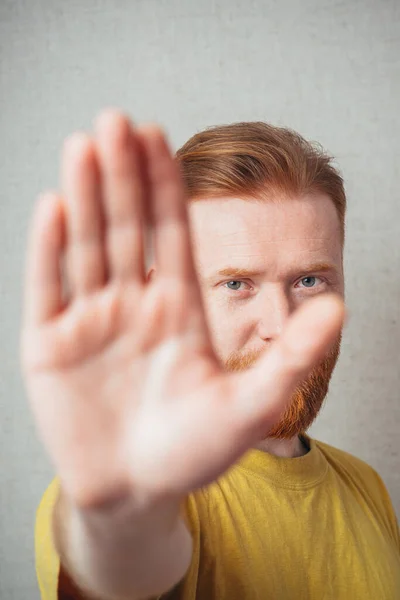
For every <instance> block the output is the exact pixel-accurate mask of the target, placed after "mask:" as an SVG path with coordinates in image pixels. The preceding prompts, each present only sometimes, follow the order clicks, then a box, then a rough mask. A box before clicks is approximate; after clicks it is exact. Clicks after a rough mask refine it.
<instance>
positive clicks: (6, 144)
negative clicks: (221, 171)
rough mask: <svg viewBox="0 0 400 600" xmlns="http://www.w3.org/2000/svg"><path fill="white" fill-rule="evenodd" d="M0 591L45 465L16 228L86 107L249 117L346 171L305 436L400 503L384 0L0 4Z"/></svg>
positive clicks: (0, 593) (25, 570)
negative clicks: (328, 345) (364, 472)
mask: <svg viewBox="0 0 400 600" xmlns="http://www.w3.org/2000/svg"><path fill="white" fill-rule="evenodd" d="M0 16H1V28H0V52H1V63H0V68H1V71H0V125H1V135H0V157H1V160H0V198H1V202H0V216H1V218H0V227H1V252H0V260H1V280H0V290H1V308H2V319H1V327H2V328H1V342H2V343H1V349H0V351H1V355H0V369H1V375H0V411H1V415H0V423H1V435H0V461H1V471H0V481H1V486H0V490H1V491H0V494H1V495H0V598H1V600H14V599H16V600H21V599H22V598H30V599H33V600H34V599H37V598H38V592H37V590H36V581H35V577H34V570H33V524H34V514H35V508H36V506H37V504H38V502H39V500H40V497H41V494H42V492H43V490H44V488H45V486H46V485H47V483H48V481H49V479H50V477H51V476H52V470H51V468H50V466H49V464H48V462H47V459H46V457H45V456H44V453H43V451H42V449H41V447H40V445H39V443H38V441H37V439H36V437H35V433H34V427H33V424H32V420H31V417H30V414H29V411H28V408H27V405H26V398H25V396H24V392H23V387H22V383H21V378H20V374H19V367H18V327H19V314H20V303H21V277H22V265H23V254H24V248H25V235H26V226H27V222H28V219H29V217H30V214H31V208H32V203H33V201H34V198H35V196H36V194H37V193H38V192H39V191H40V190H42V189H46V188H51V187H54V186H56V185H57V181H58V161H59V150H60V145H61V143H62V141H63V138H64V136H65V135H67V134H68V133H69V132H71V131H73V130H75V129H76V128H86V129H87V128H89V127H90V126H91V122H92V118H93V116H94V115H95V114H96V112H97V111H98V109H99V108H101V107H103V106H108V105H114V106H118V107H121V108H123V109H125V110H126V111H128V113H129V114H130V115H132V116H133V117H134V118H135V119H137V120H139V121H143V120H158V121H159V122H161V123H163V124H165V125H166V127H167V130H168V131H169V133H170V136H171V139H172V142H173V144H174V146H175V147H176V146H177V145H179V144H181V143H182V142H183V141H184V140H185V139H186V138H187V137H188V136H190V135H191V134H192V133H194V132H195V131H196V130H198V129H200V128H202V127H204V126H207V125H211V124H216V123H223V122H225V123H226V122H231V121H236V120H252V119H264V120H268V121H271V122H272V123H275V124H285V125H289V126H291V127H293V128H295V129H298V130H299V131H300V132H301V133H303V134H304V135H305V136H306V137H308V138H312V139H315V140H318V141H320V142H321V143H322V144H323V145H324V146H325V147H327V148H328V149H329V150H330V151H331V152H332V153H333V154H334V155H335V156H336V157H337V159H338V162H339V164H340V166H341V168H342V171H343V174H344V176H345V178H346V181H347V190H348V195H349V215H348V228H347V232H348V233H347V258H346V271H347V298H348V306H349V310H350V320H349V324H348V327H347V332H346V336H345V340H344V348H343V353H342V358H341V361H340V364H339V367H338V369H337V372H336V375H335V378H334V381H333V385H332V389H331V393H330V397H329V401H328V403H327V405H326V408H325V409H324V411H323V414H322V415H321V417H320V418H319V421H318V423H317V425H316V426H315V427H314V429H313V432H312V433H313V434H314V436H316V437H318V438H320V439H323V440H325V441H327V442H329V443H332V444H334V445H337V446H339V447H341V448H343V449H345V450H348V451H350V452H353V453H355V454H357V455H358V456H360V457H361V458H363V459H365V460H367V461H368V462H370V464H372V465H373V466H374V467H375V468H377V469H378V471H379V472H380V473H381V475H382V476H383V478H384V480H385V482H386V483H387V486H388V487H389V490H390V492H391V494H392V497H393V501H394V504H395V507H396V510H397V511H398V513H399V512H400V466H399V462H400V461H399V457H400V443H399V434H398V430H399V427H400V401H399V387H400V386H399V384H400V381H399V366H400V365H399V349H400V330H399V318H400V310H399V305H400V303H399V300H400V243H399V239H400V223H399V218H398V214H399V208H398V206H399V200H400V198H399V195H400V193H399V186H398V176H399V140H400V118H399V114H398V106H399V103H400V71H399V69H400V2H399V1H398V0H365V1H363V0H347V1H343V0H341V1H339V0H333V1H331V2H329V1H328V0H301V1H296V0H281V1H279V0H246V2H245V1H243V2H241V1H240V0H236V1H234V0H219V1H217V0H215V1H213V0H202V1H200V0H197V1H196V0H187V1H185V0H131V1H128V0H125V1H123V0H120V1H117V0H113V1H112V0H110V1H108V2H107V1H106V0H96V1H93V0H69V1H68V2H61V1H60V0H55V1H51V0H47V1H46V0H42V1H39V0H30V1H28V0H25V1H21V0H16V1H14V2H12V1H11V0H8V1H7V0H1V2H0Z"/></svg>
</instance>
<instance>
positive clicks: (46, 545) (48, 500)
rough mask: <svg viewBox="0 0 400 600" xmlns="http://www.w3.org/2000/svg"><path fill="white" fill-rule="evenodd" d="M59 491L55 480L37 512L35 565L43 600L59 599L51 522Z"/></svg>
mask: <svg viewBox="0 0 400 600" xmlns="http://www.w3.org/2000/svg"><path fill="white" fill-rule="evenodd" d="M58 491H59V482H58V480H57V479H53V481H52V482H51V483H50V485H49V486H48V488H47V489H46V491H45V492H44V494H43V496H42V499H41V501H40V504H39V506H38V509H37V512H36V524H35V563H36V574H37V579H38V584H39V589H40V593H41V598H42V600H53V599H54V600H55V599H56V598H57V585H58V574H59V569H60V563H59V559H58V555H57V553H56V550H55V548H54V545H53V537H52V526H51V522H52V515H53V508H54V505H55V503H56V500H57V496H58Z"/></svg>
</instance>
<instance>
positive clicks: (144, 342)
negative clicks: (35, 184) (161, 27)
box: [21, 110, 344, 598]
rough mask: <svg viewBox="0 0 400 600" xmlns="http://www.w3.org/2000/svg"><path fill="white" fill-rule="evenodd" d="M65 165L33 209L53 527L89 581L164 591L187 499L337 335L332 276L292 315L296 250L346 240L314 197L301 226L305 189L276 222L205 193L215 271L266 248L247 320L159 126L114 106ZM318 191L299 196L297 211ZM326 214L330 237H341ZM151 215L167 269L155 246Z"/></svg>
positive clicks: (35, 382) (182, 542) (279, 406)
mask: <svg viewBox="0 0 400 600" xmlns="http://www.w3.org/2000/svg"><path fill="white" fill-rule="evenodd" d="M60 179H61V181H60V191H59V192H48V193H46V194H43V195H42V196H41V197H40V198H39V199H38V202H37V204H36V205H35V209H34V212H33V216H32V221H31V225H30V230H29V235H28V240H27V257H26V269H25V286H24V287H25V290H24V308H23V314H22V323H21V368H22V373H23V377H24V382H25V386H26V391H27V395H28V399H29V403H30V406H31V409H32V412H33V416H34V419H35V423H36V427H37V431H38V434H39V436H40V438H41V440H42V442H43V444H44V447H45V448H46V450H47V452H48V455H49V458H50V459H51V460H52V463H53V465H54V467H55V470H56V472H57V474H58V477H59V481H60V485H61V489H60V494H59V497H58V500H57V504H56V507H55V509H54V511H53V517H54V522H53V534H54V542H55V546H56V548H57V550H58V552H59V555H60V557H61V562H62V564H63V565H65V566H66V567H67V571H68V572H69V573H70V575H71V577H72V579H73V580H74V581H75V582H76V583H77V585H78V587H79V588H81V589H83V590H88V593H89V592H90V594H91V595H94V596H95V597H96V595H97V596H101V597H104V598H115V597H118V598H144V597H153V596H157V595H158V594H159V593H161V592H163V591H166V590H168V589H170V588H171V587H172V586H173V585H174V584H175V583H176V582H178V581H179V580H180V579H181V578H182V577H183V575H184V573H185V572H186V570H187V568H188V565H189V564H190V560H191V545H192V538H191V534H190V532H189V529H188V528H187V526H186V523H185V522H184V519H183V518H182V515H181V503H182V501H183V499H184V498H186V496H187V494H188V493H190V492H191V491H192V490H195V489H198V488H199V487H201V486H203V485H207V484H208V483H210V482H212V481H214V480H215V479H216V478H217V477H219V476H220V475H221V474H222V473H224V472H225V471H226V470H227V469H228V468H229V467H230V466H231V465H232V464H233V463H234V462H235V461H236V460H237V459H238V458H239V457H240V456H241V455H242V454H243V453H244V452H245V451H246V450H247V449H248V448H250V447H251V446H252V445H253V444H254V443H257V442H258V441H259V440H260V439H261V438H260V429H261V428H263V429H269V428H270V427H271V426H273V425H274V424H275V423H276V422H277V420H278V419H279V418H280V416H281V415H282V414H283V412H284V410H285V408H286V407H287V403H288V401H290V398H291V394H292V393H293V392H294V391H295V389H296V387H297V386H298V385H299V383H300V382H301V381H303V380H304V379H305V378H306V377H307V376H308V375H309V373H310V372H311V371H312V369H313V368H314V367H315V366H316V365H317V364H318V362H320V361H321V360H322V359H323V357H324V356H325V355H326V353H327V352H329V351H330V349H331V348H332V345H333V344H334V342H335V340H336V339H337V336H338V334H339V332H340V330H341V328H342V325H343V320H344V306H343V301H342V299H341V298H340V295H338V294H329V293H328V294H322V293H321V295H320V297H318V298H310V299H309V301H308V302H302V303H301V304H302V305H301V306H300V307H299V309H298V310H296V311H294V314H293V315H291V316H290V310H292V304H293V303H294V298H295V297H296V298H298V292H296V293H295V294H293V293H290V294H289V288H290V286H289V285H288V283H289V269H290V268H291V266H290V265H293V262H294V260H295V259H296V260H299V258H300V257H303V255H304V259H305V257H306V256H308V257H311V256H312V258H313V259H315V260H316V259H317V258H318V260H322V257H323V259H324V260H327V259H328V258H331V259H332V258H333V256H331V252H328V251H327V250H326V249H325V245H324V244H325V242H324V244H322V243H321V242H319V245H318V242H317V241H315V240H314V241H312V238H315V237H316V236H315V231H318V232H319V234H318V236H321V233H320V229H321V228H320V225H321V224H322V221H321V215H319V218H318V219H317V217H316V214H315V216H313V215H314V212H313V211H311V213H310V214H311V215H312V219H314V221H313V225H312V224H310V223H309V222H308V221H309V218H310V216H307V214H305V215H304V218H303V221H304V223H305V224H306V225H307V227H306V228H304V227H300V228H299V229H298V230H297V229H296V230H294V229H290V228H289V229H287V228H286V225H285V222H286V221H285V220H286V217H285V218H284V217H283V215H284V214H287V215H289V214H292V213H293V210H294V208H293V205H292V206H291V207H290V208H288V210H287V211H286V209H285V211H282V210H281V212H280V213H279V214H282V217H281V218H282V219H283V220H282V224H281V226H280V229H279V228H278V229H277V226H278V224H279V223H280V221H277V220H276V219H275V217H274V219H273V220H272V217H271V223H272V222H273V223H274V228H268V227H266V231H265V232H264V230H263V228H260V227H259V219H260V217H262V218H263V219H264V221H265V222H266V224H267V221H268V219H267V216H268V215H267V212H262V211H268V210H269V208H268V207H267V206H266V207H264V208H261V207H259V206H257V207H256V208H257V211H256V212H254V211H252V210H251V208H252V206H251V205H250V204H249V205H248V206H247V205H246V206H245V203H244V202H242V201H240V200H238V201H237V202H238V206H239V207H240V208H236V207H235V209H234V210H233V206H234V204H233V203H232V202H231V201H230V202H229V205H230V206H231V207H232V210H230V212H229V215H232V217H229V219H228V218H227V216H226V211H227V208H226V207H227V206H228V204H226V205H225V207H224V208H222V205H221V207H220V208H218V206H219V205H218V204H213V205H212V207H211V204H209V207H207V206H206V203H203V204H202V205H200V204H199V206H193V211H195V212H196V216H195V219H194V224H197V223H198V224H199V225H200V223H202V225H201V229H199V231H198V234H201V235H200V238H201V240H202V242H201V243H202V246H201V247H202V249H203V252H201V251H198V252H197V254H198V257H197V260H200V261H202V267H201V268H202V269H203V268H204V269H205V268H207V274H208V269H211V266H212V267H213V268H215V266H217V267H218V268H219V267H220V266H226V262H225V261H226V259H227V258H228V256H229V260H230V261H231V260H233V259H235V260H238V259H240V260H241V261H244V260H245V259H246V260H248V258H246V257H248V255H250V256H251V257H252V258H251V260H252V264H253V261H254V262H257V263H258V266H260V263H262V265H261V266H262V268H263V274H262V276H260V277H259V279H258V281H257V282H254V283H257V286H258V287H257V288H255V289H257V290H258V291H257V293H256V294H253V297H252V299H251V301H248V300H245V301H243V300H241V301H240V303H241V305H242V308H241V311H242V316H241V319H240V327H238V325H239V318H238V313H239V312H240V311H239V308H238V305H237V304H236V303H237V302H238V301H237V300H229V301H228V297H225V295H224V294H225V293H226V292H225V291H223V290H222V288H219V287H218V286H217V283H218V282H215V284H213V285H211V284H210V283H208V284H207V286H206V287H205V285H204V283H203V282H201V283H200V282H199V281H198V277H197V275H196V268H195V261H194V258H193V256H192V252H191V249H192V239H191V231H190V224H189V220H188V211H187V210H186V198H185V193H184V187H183V185H182V181H181V178H180V173H179V170H178V168H177V165H176V162H175V161H174V160H173V156H172V153H171V151H170V149H169V147H168V144H167V142H166V139H165V136H164V135H163V132H162V131H161V130H160V129H159V128H157V127H154V126H145V127H135V126H134V125H133V124H131V123H130V122H129V120H128V119H127V118H126V117H124V115H121V114H120V113H118V112H116V111H113V110H108V111H105V112H103V113H102V114H100V116H99V117H98V118H97V119H96V121H95V123H94V132H93V135H88V134H86V133H76V134H73V135H72V136H70V137H69V138H67V140H66V142H65V144H64V148H63V151H62V157H61V178H60ZM285 206H286V205H285ZM288 206H289V205H288ZM306 206H308V205H304V206H303V204H296V207H297V208H298V209H300V207H301V211H300V212H302V211H303V210H304V211H306ZM211 208H212V210H213V217H212V219H213V220H214V222H216V221H218V220H219V219H218V218H216V217H218V216H223V217H224V219H225V220H226V221H227V223H228V222H231V229H230V230H229V229H226V230H221V231H220V233H219V234H218V236H217V235H215V236H214V237H215V244H216V247H215V248H214V250H215V252H216V255H215V256H214V255H213V253H212V252H209V251H208V249H207V248H206V247H205V246H206V245H207V244H208V243H209V242H210V239H209V238H210V233H209V232H208V231H207V230H206V229H205V227H206V225H207V223H206V220H207V214H208V213H206V212H205V211H206V210H208V211H209V212H210V210H211ZM245 208H246V210H244V209H245ZM247 208H249V209H250V211H248V210H247ZM281 209H282V207H281ZM191 210H192V208H191ZM222 210H224V211H225V214H224V215H221V211H222ZM313 210H314V211H315V210H316V209H313ZM202 211H203V212H202ZM260 211H261V212H260ZM318 211H321V209H320V208H319V209H318ZM233 215H234V217H235V219H236V220H237V222H236V223H235V221H234V220H233V221H232V220H231V219H233ZM244 215H246V217H245V216H244ZM250 215H251V216H250ZM197 216H198V217H199V218H197ZM200 216H202V218H200ZM245 218H248V219H250V218H251V219H252V223H250V222H249V223H246V222H245V221H244V219H245ZM300 218H301V215H300V214H297V216H292V219H295V220H296V219H300ZM332 218H333V217H332ZM288 222H289V221H288ZM249 225H250V227H249ZM326 226H327V224H325V226H324V227H325V228H323V234H322V238H324V239H329V238H332V237H334V236H333V235H332V234H333V232H331V231H329V229H326ZM149 227H151V229H152V232H153V240H154V254H155V261H156V264H157V267H158V270H157V276H156V277H154V280H151V278H148V277H147V273H146V271H145V264H144V256H145V237H146V235H145V234H146V232H147V231H148V229H149ZM268 229H271V232H272V231H273V235H274V236H276V237H273V236H272V233H268V235H267V230H268ZM239 232H240V233H239ZM246 232H247V233H246ZM261 232H262V234H261ZM227 234H230V236H229V235H228V237H226V236H227ZM239 235H240V236H242V237H239ZM246 235H247V236H248V237H247V241H246ZM221 236H222V237H221ZM271 236H272V237H271ZM285 236H286V237H285ZM299 236H300V237H299ZM301 236H302V237H301ZM197 237H198V236H197ZM211 237H212V236H211ZM250 237H251V243H250ZM253 238H254V239H253ZM296 239H297V242H296V243H295V240H296ZM276 241H279V255H278V250H277V249H275V250H274V251H273V250H272V248H273V247H275V248H277V246H278V244H276ZM274 242H275V244H274ZM212 243H213V244H214V241H213V242H212ZM241 243H243V247H242V246H240V244H241ZM217 246H218V251H217ZM284 246H285V247H286V246H287V250H285V251H283V250H282V248H283V247H284ZM197 247H198V250H200V247H199V246H198V243H197ZM290 247H291V248H292V251H290V250H289V249H290ZM322 247H324V251H322ZM239 248H241V250H240V255H238V254H237V253H238V249H239ZM206 250H207V252H208V254H207V256H206V255H205V251H206ZM332 254H333V253H332ZM217 255H218V256H217ZM328 255H329V256H328ZM266 256H268V257H269V259H268V261H267V262H265V261H266V259H265V257H266ZM216 258H218V263H217V261H216ZM278 258H279V261H278ZM284 258H285V260H284ZM241 266H243V265H241ZM253 266H254V265H253ZM297 268H300V269H303V268H304V265H303V264H301V265H300V264H298V265H297ZM204 273H205V271H204ZM295 275H296V276H297V274H294V273H291V275H290V278H292V277H294V276H295ZM302 275H303V273H300V274H299V277H301V276H302ZM228 279H229V278H228ZM290 280H291V279H290ZM283 281H285V282H286V284H285V285H286V287H285V290H286V291H285V298H286V297H287V298H289V297H290V304H289V303H285V302H283V301H282V297H283V296H282V290H283V287H282V283H283ZM332 291H333V290H332ZM227 293H228V292H227ZM229 293H230V292H229ZM303 293H304V292H301V294H303ZM278 300H279V302H278ZM264 303H265V305H264ZM296 303H298V300H296ZM250 304H252V305H254V311H253V310H252V308H251V307H250ZM216 307H218V310H217V308H216ZM263 307H264V308H263ZM265 307H266V308H265ZM293 308H294V307H293ZM206 313H207V314H206ZM220 318H221V319H222V318H224V319H225V321H224V322H222V320H221V322H219V319H220ZM285 319H287V323H286V324H285V326H284V327H283V325H284V322H285ZM207 320H209V321H210V325H211V326H212V329H213V331H212V332H210V331H209V327H208V326H207ZM236 321H237V322H236ZM282 327H283V330H282V332H281V328H282ZM232 328H234V331H231V329H232ZM213 338H214V341H215V344H216V348H217V349H215V348H214V347H213ZM221 339H223V340H224V342H223V344H222V342H221ZM270 342H273V343H271V344H270ZM269 344H270V349H269V351H268V352H266V353H265V355H263V356H261V357H260V359H259V360H258V361H257V364H256V365H254V368H253V369H250V370H249V369H245V370H244V371H243V372H236V373H235V372H227V371H226V369H225V368H224V367H225V365H224V360H225V359H226V358H227V357H229V355H231V354H232V352H237V351H238V350H240V352H243V351H247V350H257V351H258V350H259V349H263V348H265V347H267V346H269ZM182 449H184V451H182ZM90 594H89V595H90Z"/></svg>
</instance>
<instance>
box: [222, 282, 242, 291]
mask: <svg viewBox="0 0 400 600" xmlns="http://www.w3.org/2000/svg"><path fill="white" fill-rule="evenodd" d="M244 283H245V282H244V281H237V280H235V279H232V281H227V282H226V283H224V285H226V286H228V289H229V290H231V291H232V292H238V291H240V289H241V288H240V287H239V286H241V285H242V286H243V284H244ZM231 284H233V287H230V285H231Z"/></svg>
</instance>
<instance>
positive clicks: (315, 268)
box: [212, 262, 337, 278]
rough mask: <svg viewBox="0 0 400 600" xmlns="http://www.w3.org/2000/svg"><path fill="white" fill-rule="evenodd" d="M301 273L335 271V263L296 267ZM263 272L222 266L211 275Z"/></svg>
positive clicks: (225, 275)
mask: <svg viewBox="0 0 400 600" xmlns="http://www.w3.org/2000/svg"><path fill="white" fill-rule="evenodd" d="M296 271H301V272H302V273H324V272H326V271H337V267H335V265H333V264H330V263H327V262H319V263H313V264H310V265H305V266H304V267H299V268H296ZM264 273H265V269H243V268H240V267H224V268H223V269H220V270H219V271H217V272H216V273H215V274H214V275H213V276H212V277H238V278H239V277H240V278H241V277H249V278H252V277H259V276H260V275H263V274H264Z"/></svg>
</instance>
